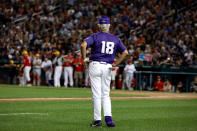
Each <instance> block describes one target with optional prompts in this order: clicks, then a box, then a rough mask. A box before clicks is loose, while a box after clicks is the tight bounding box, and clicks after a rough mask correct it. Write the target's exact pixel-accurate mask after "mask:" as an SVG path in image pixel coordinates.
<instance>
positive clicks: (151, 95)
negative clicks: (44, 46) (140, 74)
mask: <svg viewBox="0 0 197 131" xmlns="http://www.w3.org/2000/svg"><path fill="white" fill-rule="evenodd" d="M111 94H121V95H124V94H125V95H127V96H128V95H139V96H128V97H111V99H112V100H153V99H197V94H196V93H165V92H145V91H133V92H122V91H111ZM60 100H61V101H73V100H85V101H86V100H91V98H90V97H88V98H1V99H0V102H7V101H60Z"/></svg>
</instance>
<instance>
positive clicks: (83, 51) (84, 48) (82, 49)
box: [81, 41, 88, 62]
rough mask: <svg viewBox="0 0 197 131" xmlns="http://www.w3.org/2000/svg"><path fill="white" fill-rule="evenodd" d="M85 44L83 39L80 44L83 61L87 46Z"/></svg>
mask: <svg viewBox="0 0 197 131" xmlns="http://www.w3.org/2000/svg"><path fill="white" fill-rule="evenodd" d="M87 45H88V44H87V43H86V42H85V41H84V42H83V43H82V44H81V55H82V58H83V62H84V61H85V59H86V48H87Z"/></svg>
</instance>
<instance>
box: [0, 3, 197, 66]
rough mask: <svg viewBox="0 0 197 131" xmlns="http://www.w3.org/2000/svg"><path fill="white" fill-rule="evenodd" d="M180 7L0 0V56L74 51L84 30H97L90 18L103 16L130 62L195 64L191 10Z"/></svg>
mask: <svg viewBox="0 0 197 131" xmlns="http://www.w3.org/2000/svg"><path fill="white" fill-rule="evenodd" d="M71 1H72V0H71ZM192 2H194V1H192ZM70 5H73V6H71V7H70ZM188 5H191V4H188ZM179 6H180V4H179V5H177V2H176V1H172V0H162V1H157V0H156V1H146V0H140V1H139V0H133V1H131V0H125V1H124V2H123V1H121V0H118V1H117V0H116V1H112V2H110V1H103V0H101V1H99V0H96V1H94V2H90V1H89V2H87V1H72V2H70V1H68V2H66V1H63V2H62V1H57V0H49V1H43V0H39V1H34V0H31V2H29V1H21V0H11V1H7V0H3V1H2V2H1V5H0V25H2V26H0V48H1V49H0V50H1V51H2V52H0V58H2V59H3V60H7V61H9V60H11V59H13V60H15V59H18V56H17V54H18V53H16V52H18V51H19V52H21V51H22V50H29V51H35V50H37V49H38V48H41V47H43V48H42V49H41V50H43V54H45V53H46V52H47V51H48V49H49V50H50V51H54V50H56V49H59V50H60V51H62V50H71V49H73V50H74V51H76V50H77V49H79V48H78V47H79V45H78V43H80V42H78V41H77V40H80V39H82V38H83V37H85V36H86V35H87V32H88V31H90V32H96V30H97V29H98V28H97V27H96V26H95V25H96V24H95V23H96V19H95V16H96V18H99V17H100V16H102V15H107V16H109V17H111V19H112V24H113V25H115V26H114V27H112V33H113V34H114V35H116V36H118V37H120V39H121V40H122V41H123V42H124V43H125V44H126V46H127V47H129V48H130V49H129V48H128V49H129V53H130V54H131V56H133V57H134V59H133V62H134V63H136V64H138V63H139V65H151V66H160V65H165V64H164V63H165V62H164V61H165V60H167V59H168V57H167V55H168V54H169V55H170V56H171V58H173V59H171V58H170V62H167V64H168V63H170V64H168V65H169V66H178V67H179V66H196V63H197V57H196V56H197V53H196V52H197V51H196V50H197V45H196V43H197V42H196V41H197V37H196V36H197V35H196V34H197V31H196V27H197V24H195V18H196V8H188V9H189V10H187V9H186V10H183V11H178V8H179ZM184 6H185V5H184V4H183V5H182V6H180V7H184ZM109 7H110V8H109ZM175 7H176V8H175ZM101 9H105V10H101ZM38 32H39V33H38ZM75 43H77V44H75ZM131 45H132V46H131ZM146 45H150V46H149V47H147V46H146ZM16 47H17V49H16ZM139 49H140V50H141V52H138V50H139ZM6 52H7V54H6ZM2 59H1V60H2Z"/></svg>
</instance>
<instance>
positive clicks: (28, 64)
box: [22, 50, 31, 86]
mask: <svg viewBox="0 0 197 131" xmlns="http://www.w3.org/2000/svg"><path fill="white" fill-rule="evenodd" d="M22 54H23V63H22V67H23V70H24V83H25V84H27V86H31V78H30V70H31V58H30V56H28V52H27V51H26V50H24V51H23V53H22Z"/></svg>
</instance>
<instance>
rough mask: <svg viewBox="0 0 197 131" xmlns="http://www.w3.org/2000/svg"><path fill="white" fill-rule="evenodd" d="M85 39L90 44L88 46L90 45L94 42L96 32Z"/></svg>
mask: <svg viewBox="0 0 197 131" xmlns="http://www.w3.org/2000/svg"><path fill="white" fill-rule="evenodd" d="M84 41H85V42H86V43H87V44H88V46H87V47H90V46H91V45H92V44H93V43H94V34H93V35H90V36H89V37H87V38H85V39H84Z"/></svg>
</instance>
